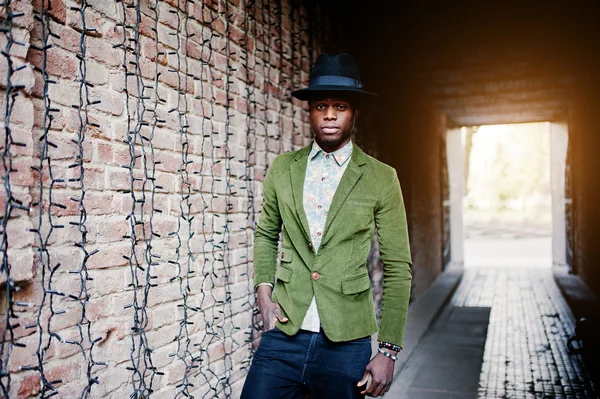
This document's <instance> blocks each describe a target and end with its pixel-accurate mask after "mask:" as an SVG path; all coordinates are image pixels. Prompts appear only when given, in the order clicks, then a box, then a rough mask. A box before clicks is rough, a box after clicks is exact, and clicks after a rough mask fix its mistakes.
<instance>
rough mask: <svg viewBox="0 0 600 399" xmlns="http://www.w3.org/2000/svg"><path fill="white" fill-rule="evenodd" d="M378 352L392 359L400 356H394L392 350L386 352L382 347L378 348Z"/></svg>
mask: <svg viewBox="0 0 600 399" xmlns="http://www.w3.org/2000/svg"><path fill="white" fill-rule="evenodd" d="M377 352H379V353H381V354H382V355H383V356H385V357H387V358H390V359H392V360H393V361H396V360H398V356H394V355H392V354H391V353H390V352H386V351H384V350H382V349H381V348H377Z"/></svg>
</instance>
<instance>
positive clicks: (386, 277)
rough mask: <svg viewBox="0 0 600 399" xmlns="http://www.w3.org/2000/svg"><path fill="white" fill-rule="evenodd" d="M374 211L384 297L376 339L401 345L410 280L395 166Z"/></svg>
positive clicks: (407, 243) (401, 200)
mask: <svg viewBox="0 0 600 399" xmlns="http://www.w3.org/2000/svg"><path fill="white" fill-rule="evenodd" d="M382 187H386V189H385V191H384V192H383V193H382V195H381V199H380V203H379V207H378V208H377V209H376V211H375V224H376V227H377V232H378V235H379V251H380V255H381V262H382V263H383V297H382V301H381V320H380V326H379V335H378V340H379V341H386V342H390V343H393V344H396V345H399V346H402V341H403V338H404V329H405V326H406V315H407V312H408V302H409V299H410V288H411V281H412V271H411V264H412V262H411V256H410V246H409V241H408V227H407V224H406V212H405V209H404V202H403V199H402V192H401V189H400V182H399V181H398V176H397V174H396V171H395V170H394V169H391V170H390V171H389V174H388V177H387V179H386V182H385V184H383V185H382Z"/></svg>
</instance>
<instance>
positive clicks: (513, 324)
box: [451, 268, 598, 399]
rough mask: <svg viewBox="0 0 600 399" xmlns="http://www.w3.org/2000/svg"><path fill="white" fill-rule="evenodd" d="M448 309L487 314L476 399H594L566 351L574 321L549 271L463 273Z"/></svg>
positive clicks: (576, 363) (576, 362)
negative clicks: (479, 310)
mask: <svg viewBox="0 0 600 399" xmlns="http://www.w3.org/2000/svg"><path fill="white" fill-rule="evenodd" d="M451 305H454V306H489V307H491V308H492V310H491V315H490V323H489V327H488V335H487V339H486V345H485V353H484V359H483V367H482V370H481V375H480V380H479V386H480V387H479V398H482V399H495V398H498V399H513V398H514V399H520V398H542V399H546V398H548V399H550V398H557V399H561V398H598V396H597V395H595V394H594V393H593V389H592V386H591V382H590V379H589V378H588V375H587V373H586V370H585V367H584V365H583V362H582V360H581V357H580V356H579V355H572V354H569V352H568V350H567V339H568V337H569V336H570V335H572V334H573V331H574V320H573V316H572V314H571V312H570V310H569V308H568V306H567V304H566V302H565V301H564V299H563V297H562V295H561V293H560V292H559V290H558V287H557V286H556V284H555V282H554V279H553V277H552V271H551V270H550V269H539V268H536V269H533V268H469V269H466V270H465V274H464V276H463V280H462V282H461V284H460V285H459V287H458V289H457V291H456V293H455V294H454V296H453V298H452V301H451Z"/></svg>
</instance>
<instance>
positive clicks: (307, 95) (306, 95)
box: [292, 85, 378, 101]
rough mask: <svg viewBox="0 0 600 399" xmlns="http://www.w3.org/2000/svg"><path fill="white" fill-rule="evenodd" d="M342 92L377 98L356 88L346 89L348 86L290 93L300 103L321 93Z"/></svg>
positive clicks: (373, 94) (374, 94) (375, 94)
mask: <svg viewBox="0 0 600 399" xmlns="http://www.w3.org/2000/svg"><path fill="white" fill-rule="evenodd" d="M332 91H334V92H340V93H341V92H344V93H352V94H358V95H365V96H377V95H378V94H377V93H370V92H368V91H365V90H362V89H359V88H356V87H348V86H333V85H332V86H315V87H307V88H305V89H300V90H295V91H293V92H292V96H294V97H296V98H297V99H298V100H301V101H308V100H310V99H312V98H314V97H315V96H317V95H318V94H319V93H322V92H332Z"/></svg>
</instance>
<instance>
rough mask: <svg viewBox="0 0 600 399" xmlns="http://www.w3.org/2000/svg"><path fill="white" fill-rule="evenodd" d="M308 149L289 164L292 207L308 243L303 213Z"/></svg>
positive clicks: (308, 147) (308, 235)
mask: <svg viewBox="0 0 600 399" xmlns="http://www.w3.org/2000/svg"><path fill="white" fill-rule="evenodd" d="M310 148H311V145H309V146H307V147H305V148H303V149H302V150H301V151H298V154H297V155H296V157H295V158H294V160H293V161H292V163H291V164H290V179H291V183H292V194H293V196H294V205H295V206H296V215H297V217H298V221H299V222H300V225H301V226H302V230H303V231H304V235H305V238H306V239H307V240H308V242H311V239H310V230H309V227H308V219H307V218H306V213H305V212H304V201H303V193H304V177H305V175H306V165H307V163H308V153H309V152H310Z"/></svg>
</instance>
